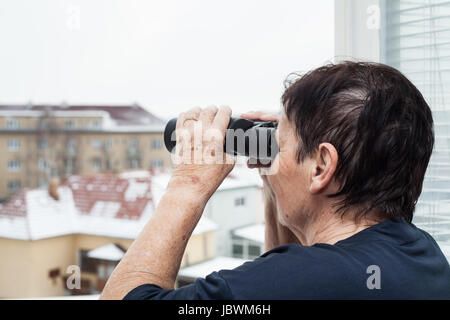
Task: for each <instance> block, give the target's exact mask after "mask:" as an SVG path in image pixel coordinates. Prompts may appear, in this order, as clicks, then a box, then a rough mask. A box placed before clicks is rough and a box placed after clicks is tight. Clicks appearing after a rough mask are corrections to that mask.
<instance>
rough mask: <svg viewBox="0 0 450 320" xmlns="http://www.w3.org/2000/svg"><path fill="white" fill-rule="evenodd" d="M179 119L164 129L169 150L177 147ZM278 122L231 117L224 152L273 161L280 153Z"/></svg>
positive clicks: (172, 121)
mask: <svg viewBox="0 0 450 320" xmlns="http://www.w3.org/2000/svg"><path fill="white" fill-rule="evenodd" d="M176 125H177V119H176V118H175V119H172V120H170V121H169V122H168V123H167V125H166V128H165V130H164V144H165V145H166V148H167V150H168V151H169V152H172V150H173V149H174V148H175V147H176V135H175V128H176ZM277 126H278V123H276V122H261V121H252V120H248V119H242V118H231V119H230V122H229V124H228V129H227V131H226V134H225V143H224V152H226V153H228V154H231V155H234V156H237V155H239V156H244V157H248V158H251V159H256V160H265V161H269V160H270V161H273V160H274V159H275V157H276V155H277V154H278V144H277V141H276V138H275V132H276V129H277Z"/></svg>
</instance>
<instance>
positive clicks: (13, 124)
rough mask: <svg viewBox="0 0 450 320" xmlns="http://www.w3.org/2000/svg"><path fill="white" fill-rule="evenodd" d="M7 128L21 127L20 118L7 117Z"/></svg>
mask: <svg viewBox="0 0 450 320" xmlns="http://www.w3.org/2000/svg"><path fill="white" fill-rule="evenodd" d="M6 128H7V129H19V128H20V121H19V120H18V119H6Z"/></svg>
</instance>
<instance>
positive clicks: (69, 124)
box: [66, 120, 75, 129]
mask: <svg viewBox="0 0 450 320" xmlns="http://www.w3.org/2000/svg"><path fill="white" fill-rule="evenodd" d="M74 127H75V123H74V121H73V120H66V128H67V129H73V128H74Z"/></svg>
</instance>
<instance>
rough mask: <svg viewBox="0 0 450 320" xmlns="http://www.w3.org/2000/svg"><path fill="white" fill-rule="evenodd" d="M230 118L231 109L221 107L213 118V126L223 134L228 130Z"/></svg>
mask: <svg viewBox="0 0 450 320" xmlns="http://www.w3.org/2000/svg"><path fill="white" fill-rule="evenodd" d="M230 118H231V108H230V107H228V106H221V107H220V108H219V110H218V111H217V114H216V116H215V117H214V121H213V126H214V127H215V128H217V129H219V130H220V132H225V131H226V130H227V128H228V124H229V123H230Z"/></svg>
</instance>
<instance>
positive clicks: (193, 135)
mask: <svg viewBox="0 0 450 320" xmlns="http://www.w3.org/2000/svg"><path fill="white" fill-rule="evenodd" d="M230 117H231V109H230V108H229V107H227V106H223V107H220V108H217V107H216V106H211V107H208V108H205V109H201V108H194V109H191V110H189V111H188V112H185V113H181V114H180V116H179V117H178V120H177V126H176V139H177V145H176V150H175V155H174V158H173V160H174V166H175V169H174V172H173V175H172V178H171V180H170V182H169V186H168V189H174V188H178V189H179V188H182V189H183V192H184V193H188V194H190V195H191V196H193V197H198V198H199V199H200V200H204V201H207V200H208V199H209V198H210V197H211V195H212V194H213V193H214V192H215V191H216V189H217V188H218V187H219V185H220V184H221V183H222V181H223V180H224V179H225V178H226V177H227V175H228V174H229V173H230V171H231V170H232V169H233V167H234V164H235V160H234V158H233V157H232V156H230V155H228V154H226V153H225V152H224V140H225V133H226V129H227V128H228V124H229V121H230Z"/></svg>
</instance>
